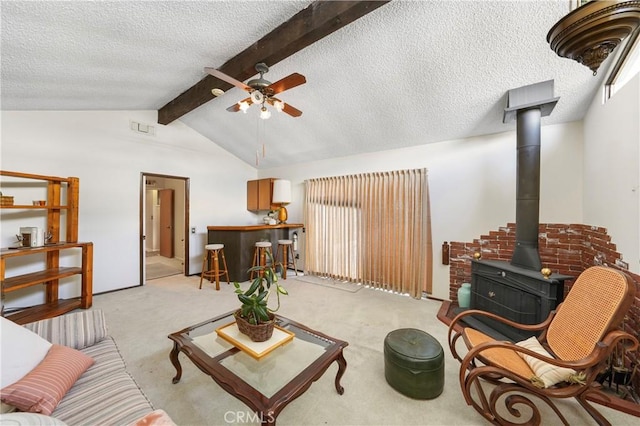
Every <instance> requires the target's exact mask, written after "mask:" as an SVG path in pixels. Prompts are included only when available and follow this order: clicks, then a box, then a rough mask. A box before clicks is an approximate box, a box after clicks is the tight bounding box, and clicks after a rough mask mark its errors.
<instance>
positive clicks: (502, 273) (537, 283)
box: [471, 80, 572, 341]
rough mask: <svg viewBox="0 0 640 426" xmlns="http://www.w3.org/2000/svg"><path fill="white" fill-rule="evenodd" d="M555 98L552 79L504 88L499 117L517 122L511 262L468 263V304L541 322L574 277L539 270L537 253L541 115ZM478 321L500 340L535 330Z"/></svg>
mask: <svg viewBox="0 0 640 426" xmlns="http://www.w3.org/2000/svg"><path fill="white" fill-rule="evenodd" d="M558 99H559V98H554V97H553V80H549V81H544V82H541V83H536V84H532V85H529V86H524V87H520V88H517V89H512V90H509V91H508V92H507V108H505V110H504V118H503V121H504V122H505V123H507V122H509V121H511V120H513V119H514V118H515V119H516V121H517V127H516V135H517V147H516V152H517V181H516V243H515V247H514V251H513V256H512V258H511V262H510V263H509V262H503V261H495V260H493V261H492V260H476V261H473V264H472V268H471V308H472V309H480V310H484V311H488V312H492V313H494V314H497V315H500V316H502V317H505V318H507V319H510V320H512V321H515V322H518V323H522V324H537V323H540V322H542V321H544V320H545V318H547V316H548V315H549V313H550V312H551V311H552V310H553V309H555V308H556V306H558V304H559V303H560V302H562V298H563V295H564V281H565V280H567V279H570V278H572V277H570V276H564V275H558V274H555V275H551V276H548V277H545V276H544V275H542V273H541V268H542V263H541V261H540V255H539V253H538V227H539V205H540V120H541V117H543V116H546V115H549V114H551V111H553V108H554V107H555V105H556V103H557V102H558ZM478 319H479V320H480V317H479V318H478ZM481 321H482V323H483V324H484V326H482V327H477V325H474V324H471V325H472V326H475V327H476V328H482V329H483V331H485V332H486V333H488V334H492V335H493V337H496V338H498V339H503V338H504V336H506V337H507V338H508V339H510V340H516V341H517V340H523V339H526V338H528V337H530V336H531V335H533V333H526V332H523V331H521V330H517V329H515V328H512V327H508V326H505V325H504V324H501V323H498V322H497V321H493V320H490V319H488V318H485V317H482V319H481ZM486 326H488V327H489V329H487V328H486ZM496 332H497V333H498V334H497V335H496ZM500 334H501V335H503V336H500Z"/></svg>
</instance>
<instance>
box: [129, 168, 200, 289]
mask: <svg viewBox="0 0 640 426" xmlns="http://www.w3.org/2000/svg"><path fill="white" fill-rule="evenodd" d="M139 223H140V233H139V253H140V284H139V285H144V283H145V281H148V280H149V279H155V278H160V277H163V276H168V275H177V274H182V275H185V276H187V275H188V274H189V264H188V259H189V178H187V177H183V176H172V175H164V174H157V173H148V172H141V173H140V217H139ZM149 268H152V269H153V268H155V269H153V270H151V271H150V270H149Z"/></svg>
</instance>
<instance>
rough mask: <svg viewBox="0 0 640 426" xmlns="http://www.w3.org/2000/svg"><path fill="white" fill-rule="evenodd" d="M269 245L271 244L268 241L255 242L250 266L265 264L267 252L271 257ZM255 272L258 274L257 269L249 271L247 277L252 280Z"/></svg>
mask: <svg viewBox="0 0 640 426" xmlns="http://www.w3.org/2000/svg"><path fill="white" fill-rule="evenodd" d="M271 246H272V244H271V242H269V241H257V242H256V244H255V249H254V251H253V264H252V265H251V267H256V266H262V267H264V266H266V264H267V252H269V254H270V255H271V258H273V252H272V251H271ZM257 274H258V271H251V274H250V276H249V279H251V280H253V276H254V275H257Z"/></svg>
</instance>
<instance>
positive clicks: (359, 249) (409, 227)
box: [304, 169, 433, 298]
mask: <svg viewBox="0 0 640 426" xmlns="http://www.w3.org/2000/svg"><path fill="white" fill-rule="evenodd" d="M304 221H305V226H306V228H307V236H306V244H305V272H306V273H307V274H309V275H318V276H324V277H330V278H335V279H340V280H345V281H350V282H359V283H362V284H365V285H369V286H372V287H375V288H381V289H386V290H391V291H395V292H399V293H405V294H406V293H408V294H409V295H411V296H412V297H415V298H420V297H422V293H423V292H426V293H431V289H432V269H433V268H432V252H433V251H432V244H431V218H430V212H429V189H428V183H427V170H426V169H414V170H400V171H391V172H379V173H366V174H359V175H350V176H336V177H326V178H318V179H309V180H307V181H305V203H304Z"/></svg>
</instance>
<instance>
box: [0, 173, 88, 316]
mask: <svg viewBox="0 0 640 426" xmlns="http://www.w3.org/2000/svg"><path fill="white" fill-rule="evenodd" d="M0 176H7V177H12V178H17V179H15V180H13V182H16V181H18V182H19V181H20V180H22V179H24V180H25V182H27V181H28V180H38V181H44V182H46V183H47V200H46V205H44V206H33V205H21V204H18V205H11V206H0V209H1V210H11V209H13V210H41V211H42V212H43V213H44V214H46V215H47V232H49V233H50V235H51V240H50V241H49V242H48V243H47V244H46V245H44V246H41V247H19V248H2V249H0V281H1V290H2V294H1V296H2V301H3V304H2V306H3V308H4V301H5V294H8V293H11V292H14V291H17V290H20V289H24V288H27V287H32V286H36V285H43V286H44V291H45V303H44V304H42V305H37V306H32V307H29V308H25V309H22V310H20V311H17V312H11V313H6V314H5V312H2V315H3V316H5V317H6V318H9V319H11V320H12V321H14V322H16V323H18V324H25V323H28V322H32V321H37V320H40V319H44V318H51V317H54V316H58V315H62V314H64V313H66V312H69V311H72V310H74V309H78V308H82V309H88V308H90V307H91V305H92V302H93V243H90V242H84V243H83V242H78V194H79V184H80V182H79V179H78V178H76V177H68V178H63V177H56V176H43V175H35V174H30V173H19V172H10V171H5V170H0ZM63 188H65V189H66V195H65V196H63V191H62V189H63ZM63 211H64V212H66V214H65V215H64V217H65V221H66V222H65V225H66V226H65V237H66V238H65V239H64V240H63V241H61V240H60V233H61V222H62V217H63V215H62V214H61V213H62V212H63ZM63 250H80V251H81V253H82V262H81V265H80V266H74V267H61V266H60V252H62V251H63ZM38 255H39V256H44V260H45V262H46V266H45V269H44V270H41V271H37V272H30V273H27V274H21V275H15V276H9V277H7V276H6V273H7V271H9V270H10V269H11V264H10V262H11V260H10V259H12V258H19V257H23V256H34V257H36V256H38ZM7 261H9V264H8V263H7ZM75 275H78V276H80V280H81V294H80V296H79V297H76V298H72V299H59V298H58V286H59V280H61V279H63V278H67V277H71V276H75Z"/></svg>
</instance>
